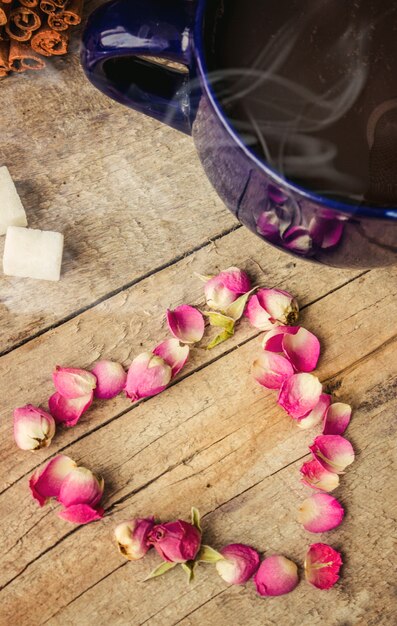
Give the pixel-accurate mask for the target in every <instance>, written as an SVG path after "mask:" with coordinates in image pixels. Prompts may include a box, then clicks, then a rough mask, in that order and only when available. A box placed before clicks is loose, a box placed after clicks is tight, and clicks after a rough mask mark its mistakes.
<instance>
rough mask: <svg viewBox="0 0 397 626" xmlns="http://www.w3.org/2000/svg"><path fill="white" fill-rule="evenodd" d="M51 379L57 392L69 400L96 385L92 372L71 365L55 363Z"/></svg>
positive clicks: (86, 393) (89, 390)
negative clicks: (61, 365)
mask: <svg viewBox="0 0 397 626" xmlns="http://www.w3.org/2000/svg"><path fill="white" fill-rule="evenodd" d="M52 379H53V381H54V385H55V389H56V390H57V392H58V393H60V394H61V396H63V397H64V398H68V399H70V400H72V399H74V398H81V397H82V396H86V395H88V394H90V393H91V392H92V390H93V389H95V387H96V378H95V376H94V374H91V372H87V371H86V370H81V369H76V368H73V367H60V366H59V365H57V367H56V368H55V372H53V374H52Z"/></svg>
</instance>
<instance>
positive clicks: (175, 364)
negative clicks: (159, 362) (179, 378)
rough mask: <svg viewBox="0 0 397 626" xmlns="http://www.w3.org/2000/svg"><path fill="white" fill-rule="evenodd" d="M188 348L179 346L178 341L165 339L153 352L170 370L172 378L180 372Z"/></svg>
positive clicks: (186, 358)
mask: <svg viewBox="0 0 397 626" xmlns="http://www.w3.org/2000/svg"><path fill="white" fill-rule="evenodd" d="M189 352H190V348H189V346H187V345H181V344H180V343H179V340H178V339H166V340H165V341H163V342H162V343H160V344H159V345H158V346H156V347H155V349H154V350H153V354H156V355H157V356H159V357H161V358H162V359H163V360H164V361H165V362H166V363H167V365H169V366H170V368H171V369H172V378H175V376H176V375H177V374H178V373H179V372H180V371H181V369H182V368H183V367H184V365H185V363H186V361H187V360H188V357H189Z"/></svg>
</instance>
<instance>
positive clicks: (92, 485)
mask: <svg viewBox="0 0 397 626" xmlns="http://www.w3.org/2000/svg"><path fill="white" fill-rule="evenodd" d="M104 486H105V483H104V480H103V478H100V477H97V476H95V474H93V473H92V472H91V471H90V470H89V469H87V468H86V467H75V468H74V469H72V471H71V472H69V473H68V475H67V476H66V477H65V478H64V479H63V481H62V483H61V488H60V490H59V495H58V501H59V502H60V503H61V504H63V505H64V507H65V509H63V510H62V511H61V512H60V513H58V515H59V517H61V518H62V519H65V520H67V521H68V522H73V523H74V524H87V523H88V522H92V521H93V520H97V519H100V518H101V517H102V516H103V510H102V509H100V508H98V506H97V505H98V503H99V501H100V499H101V498H102V494H103V489H104Z"/></svg>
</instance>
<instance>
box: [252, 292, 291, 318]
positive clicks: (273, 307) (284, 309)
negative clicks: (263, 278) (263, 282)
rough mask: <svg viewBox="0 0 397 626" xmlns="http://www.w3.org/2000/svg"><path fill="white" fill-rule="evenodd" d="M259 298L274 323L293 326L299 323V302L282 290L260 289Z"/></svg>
mask: <svg viewBox="0 0 397 626" xmlns="http://www.w3.org/2000/svg"><path fill="white" fill-rule="evenodd" d="M257 296H258V299H259V302H260V304H261V306H262V307H263V308H264V309H265V311H267V313H268V314H269V315H270V318H271V321H272V322H273V323H279V324H285V325H286V326H293V325H294V324H295V323H296V322H297V321H298V316H299V306H298V302H297V300H296V299H295V298H294V297H293V296H292V295H291V294H290V293H288V291H283V290H282V289H260V290H259V291H258V292H257Z"/></svg>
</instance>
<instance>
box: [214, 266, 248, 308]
mask: <svg viewBox="0 0 397 626" xmlns="http://www.w3.org/2000/svg"><path fill="white" fill-rule="evenodd" d="M250 289H251V281H250V279H249V277H248V275H247V274H246V273H245V272H243V271H242V270H240V269H239V268H238V267H229V269H227V270H224V271H223V272H220V273H219V274H217V276H213V277H212V278H210V280H208V281H207V282H206V284H205V287H204V293H205V299H206V302H207V305H208V306H209V308H210V309H214V310H215V311H225V310H226V309H227V308H228V307H229V306H230V305H231V304H232V303H233V302H235V300H237V298H239V296H242V295H243V294H244V293H247V292H248V291H250Z"/></svg>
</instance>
